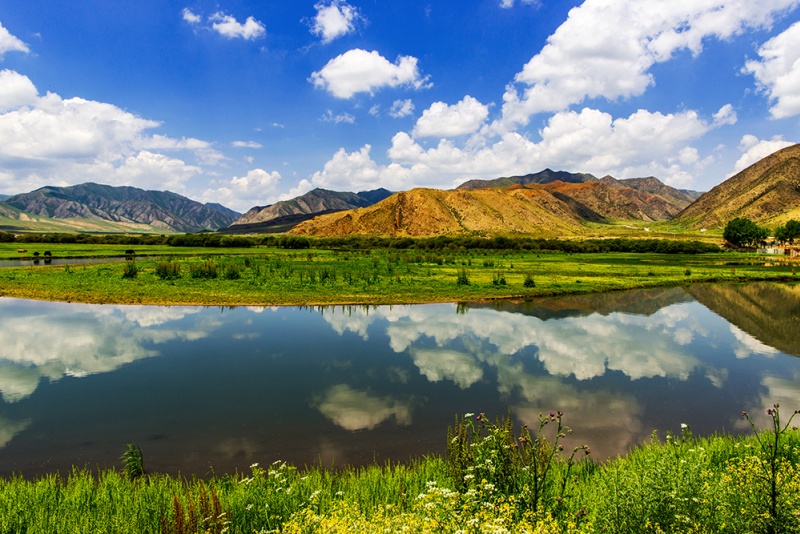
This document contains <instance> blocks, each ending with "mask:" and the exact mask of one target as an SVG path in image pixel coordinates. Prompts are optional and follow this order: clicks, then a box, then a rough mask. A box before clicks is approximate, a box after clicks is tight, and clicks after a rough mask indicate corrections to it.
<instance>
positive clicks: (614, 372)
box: [0, 284, 800, 476]
mask: <svg viewBox="0 0 800 534" xmlns="http://www.w3.org/2000/svg"><path fill="white" fill-rule="evenodd" d="M0 320H2V329H0V333H1V335H2V342H0V395H2V400H1V401H0V475H9V474H11V473H21V474H23V475H25V476H34V475H38V474H42V473H47V472H55V471H61V472H65V471H68V470H69V468H70V466H72V465H77V466H87V467H89V468H97V467H99V468H104V467H111V466H120V462H119V456H120V455H121V454H122V452H123V450H124V446H125V444H126V443H131V442H135V443H136V444H138V445H139V446H141V448H142V450H143V452H144V458H145V465H146V467H147V468H148V469H149V470H150V471H159V472H168V473H172V474H177V473H181V474H184V475H192V474H194V475H198V476H206V475H209V474H211V473H216V474H222V473H229V472H234V471H236V470H239V471H245V472H249V466H250V464H251V463H253V462H260V463H261V464H262V465H266V464H269V463H271V462H272V461H275V460H286V461H289V462H293V463H294V464H296V465H299V466H302V465H309V464H319V463H322V464H323V465H325V466H342V465H345V464H357V465H363V464H368V463H371V462H373V461H378V462H385V461H386V460H407V459H408V458H410V457H412V456H419V455H423V454H427V453H433V452H435V453H443V452H444V450H445V441H446V433H447V426H448V425H449V424H452V422H453V419H454V417H455V416H456V414H464V413H466V412H476V413H477V412H484V413H486V414H487V415H489V416H490V417H492V418H494V416H495V415H505V414H506V413H508V412H509V411H510V413H511V414H512V416H513V417H514V418H515V420H517V421H518V422H525V423H528V424H530V425H531V426H535V424H536V421H537V416H538V414H539V413H540V412H550V411H555V410H561V411H563V412H565V414H566V415H565V422H566V423H567V424H568V425H569V426H571V427H572V428H573V429H574V431H575V432H574V435H573V438H574V441H575V442H576V443H586V444H588V445H589V446H590V447H591V448H592V451H593V455H594V456H596V457H599V458H606V457H609V456H614V455H617V454H621V453H624V452H625V451H626V450H627V449H628V448H629V447H631V446H632V445H635V444H637V443H640V442H642V441H643V440H645V439H648V438H649V437H650V435H651V434H652V432H653V431H654V430H658V431H659V433H660V435H661V436H662V437H663V435H664V432H665V431H672V432H674V433H679V432H680V425H681V423H686V424H688V425H690V427H691V428H692V430H693V431H694V433H695V434H704V435H705V434H710V433H713V432H715V431H727V432H743V431H747V430H748V427H746V426H745V424H744V422H743V420H742V418H741V415H740V414H741V411H742V410H747V411H750V412H752V413H753V414H754V415H755V416H756V419H757V420H759V421H760V423H761V424H764V423H766V419H765V417H766V416H765V415H763V413H764V410H766V408H767V407H769V406H771V405H772V403H773V402H779V403H781V404H782V405H783V406H784V407H785V409H786V410H794V409H796V408H798V407H800V401H799V400H798V399H800V359H799V358H798V357H797V355H800V336H798V335H797V334H798V332H800V286H797V285H794V286H793V285H778V284H750V285H710V284H707V285H695V286H690V287H686V288H671V289H661V290H647V291H633V292H624V293H613V294H603V295H590V296H582V297H566V298H549V299H539V300H532V301H524V302H523V301H519V302H494V303H490V304H473V303H471V304H468V305H466V304H460V305H455V304H438V305H416V306H378V307H368V308H367V307H345V308H342V307H329V308H313V309H312V308H247V307H241V308H219V307H217V308H203V307H155V306H108V305H103V306H100V305H81V304H65V303H50V302H35V301H26V300H16V299H5V298H0Z"/></svg>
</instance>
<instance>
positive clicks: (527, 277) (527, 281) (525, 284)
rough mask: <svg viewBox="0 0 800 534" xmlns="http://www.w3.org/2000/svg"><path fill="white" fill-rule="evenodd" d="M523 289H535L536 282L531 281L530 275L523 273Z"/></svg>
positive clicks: (531, 276)
mask: <svg viewBox="0 0 800 534" xmlns="http://www.w3.org/2000/svg"><path fill="white" fill-rule="evenodd" d="M522 285H523V287H536V280H534V279H533V275H532V274H531V273H525V281H524V282H522Z"/></svg>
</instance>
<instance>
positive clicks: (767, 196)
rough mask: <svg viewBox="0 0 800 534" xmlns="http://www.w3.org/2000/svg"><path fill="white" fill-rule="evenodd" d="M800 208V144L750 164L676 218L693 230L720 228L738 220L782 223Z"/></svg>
mask: <svg viewBox="0 0 800 534" xmlns="http://www.w3.org/2000/svg"><path fill="white" fill-rule="evenodd" d="M798 207H800V145H793V146H790V147H787V148H784V149H783V150H779V151H777V152H775V153H774V154H772V155H770V156H767V157H766V158H764V159H762V160H761V161H759V162H757V163H755V164H753V165H751V166H750V167H748V168H746V169H745V170H743V171H742V172H740V173H739V174H737V175H735V176H733V177H731V178H729V179H728V180H726V181H724V182H722V183H721V184H719V185H718V186H716V187H715V188H714V189H712V190H711V191H709V192H708V193H705V194H703V195H702V196H701V197H700V198H699V199H697V200H696V201H695V202H694V203H693V204H692V205H690V206H689V207H688V208H686V209H685V210H683V211H682V212H681V213H680V214H678V216H677V217H676V222H679V223H683V224H686V225H689V226H692V227H694V228H715V227H716V228H719V227H722V226H724V225H725V224H727V223H728V221H730V220H731V219H734V218H736V217H746V218H748V219H751V220H754V221H757V222H759V223H765V222H768V221H780V220H781V219H783V218H785V217H784V216H785V215H786V214H787V213H788V212H796V211H797V210H798Z"/></svg>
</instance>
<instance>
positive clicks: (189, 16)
mask: <svg viewBox="0 0 800 534" xmlns="http://www.w3.org/2000/svg"><path fill="white" fill-rule="evenodd" d="M181 15H182V16H183V20H184V21H186V22H188V23H189V24H200V22H201V21H202V20H203V17H201V16H200V15H198V14H196V13H193V12H192V10H191V9H189V8H188V7H185V8H183V11H182V12H181Z"/></svg>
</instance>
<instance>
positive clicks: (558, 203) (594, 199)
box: [291, 169, 694, 237]
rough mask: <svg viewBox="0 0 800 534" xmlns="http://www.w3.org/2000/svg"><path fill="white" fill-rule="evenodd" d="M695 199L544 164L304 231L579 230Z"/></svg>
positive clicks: (418, 193)
mask: <svg viewBox="0 0 800 534" xmlns="http://www.w3.org/2000/svg"><path fill="white" fill-rule="evenodd" d="M693 201H694V197H693V196H692V195H691V194H689V193H686V192H683V191H680V190H678V189H675V188H673V187H670V186H667V185H665V184H663V183H662V182H661V181H659V180H658V179H656V178H652V177H650V178H638V179H633V180H616V179H614V178H613V177H611V176H606V177H604V178H602V179H597V178H596V177H594V176H592V175H591V174H573V173H568V172H565V171H552V170H550V169H545V170H544V171H542V172H539V173H536V174H528V175H525V176H515V177H506V178H498V179H496V180H471V181H469V182H466V183H464V184H462V185H461V186H459V187H458V188H456V189H455V190H450V191H443V190H438V189H423V188H421V189H412V190H410V191H405V192H400V193H397V194H395V195H393V196H391V197H389V198H387V199H386V200H383V201H381V202H379V203H377V204H375V205H373V206H370V207H367V208H363V209H359V210H350V211H344V212H338V213H333V214H328V215H321V216H319V217H316V218H314V219H313V220H310V221H306V222H303V223H301V224H299V225H297V226H296V227H295V228H294V229H292V230H291V232H292V233H296V234H304V235H326V236H332V235H341V234H378V235H402V236H415V237H419V236H426V235H437V234H458V233H478V234H497V233H525V234H535V235H539V236H542V237H560V236H569V235H580V234H581V233H583V231H584V230H585V228H586V226H585V224H586V223H587V222H591V223H608V222H612V221H619V220H640V221H648V222H652V221H662V220H668V219H671V218H672V217H673V216H675V215H677V214H678V213H680V212H681V210H683V209H684V208H686V207H687V206H689V205H690V204H691V203H692V202H693Z"/></svg>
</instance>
